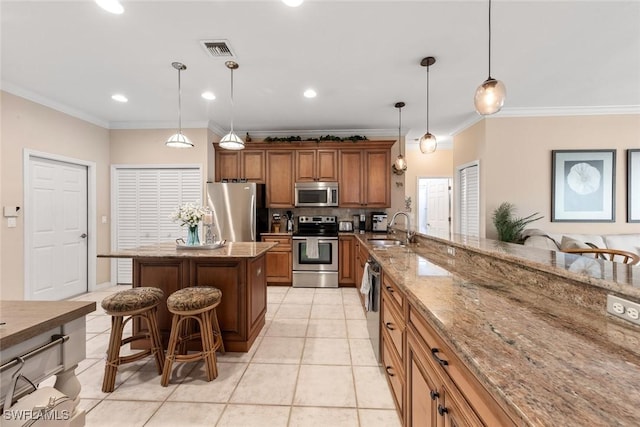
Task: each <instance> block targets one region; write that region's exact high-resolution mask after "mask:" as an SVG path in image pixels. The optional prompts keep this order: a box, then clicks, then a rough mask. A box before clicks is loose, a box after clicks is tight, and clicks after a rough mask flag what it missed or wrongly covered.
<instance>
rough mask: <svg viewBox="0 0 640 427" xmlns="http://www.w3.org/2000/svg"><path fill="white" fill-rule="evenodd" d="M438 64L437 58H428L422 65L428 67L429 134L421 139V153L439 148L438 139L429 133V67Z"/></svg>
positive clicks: (423, 60) (423, 59)
mask: <svg viewBox="0 0 640 427" xmlns="http://www.w3.org/2000/svg"><path fill="white" fill-rule="evenodd" d="M435 63H436V58H434V57H433V56H427V57H426V58H422V61H420V65H422V66H423V67H427V133H425V134H424V135H422V136H421V137H420V151H421V152H423V153H433V152H434V151H436V148H438V141H437V140H436V137H435V136H434V135H432V134H431V132H429V67H430V66H432V65H433V64H435Z"/></svg>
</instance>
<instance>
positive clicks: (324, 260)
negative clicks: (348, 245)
mask: <svg viewBox="0 0 640 427" xmlns="http://www.w3.org/2000/svg"><path fill="white" fill-rule="evenodd" d="M310 239H317V240H318V252H317V257H313V256H311V257H309V255H310V254H309V253H308V252H312V251H308V250H307V246H308V242H309V240H310ZM311 255H314V254H313V253H312V254H311ZM293 270H294V271H338V238H337V237H306V236H294V237H293Z"/></svg>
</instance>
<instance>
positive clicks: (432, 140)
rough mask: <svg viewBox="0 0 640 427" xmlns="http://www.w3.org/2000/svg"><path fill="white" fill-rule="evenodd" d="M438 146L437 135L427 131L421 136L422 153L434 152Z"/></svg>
mask: <svg viewBox="0 0 640 427" xmlns="http://www.w3.org/2000/svg"><path fill="white" fill-rule="evenodd" d="M436 148H438V141H437V140H436V137H435V136H434V135H433V134H431V133H429V132H427V133H425V134H424V135H422V137H420V151H421V152H422V153H433V152H434V151H436Z"/></svg>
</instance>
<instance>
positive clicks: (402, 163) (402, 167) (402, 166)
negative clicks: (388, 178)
mask: <svg viewBox="0 0 640 427" xmlns="http://www.w3.org/2000/svg"><path fill="white" fill-rule="evenodd" d="M393 168H394V169H395V170H396V171H398V172H400V171H402V172H404V171H406V170H407V161H406V160H405V159H404V157H403V156H402V154H399V155H398V158H397V159H396V161H395V162H394V163H393Z"/></svg>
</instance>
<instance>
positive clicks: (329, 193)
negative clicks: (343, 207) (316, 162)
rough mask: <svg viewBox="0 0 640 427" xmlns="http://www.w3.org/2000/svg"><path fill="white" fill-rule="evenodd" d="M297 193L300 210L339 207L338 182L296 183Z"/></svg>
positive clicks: (296, 202)
mask: <svg viewBox="0 0 640 427" xmlns="http://www.w3.org/2000/svg"><path fill="white" fill-rule="evenodd" d="M295 193H296V194H295V205H296V207H299V208H305V207H332V206H338V183H337V182H322V181H319V182H296V186H295Z"/></svg>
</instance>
